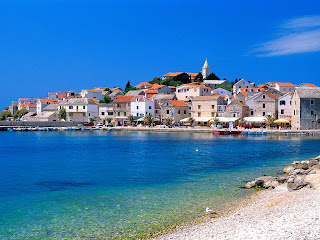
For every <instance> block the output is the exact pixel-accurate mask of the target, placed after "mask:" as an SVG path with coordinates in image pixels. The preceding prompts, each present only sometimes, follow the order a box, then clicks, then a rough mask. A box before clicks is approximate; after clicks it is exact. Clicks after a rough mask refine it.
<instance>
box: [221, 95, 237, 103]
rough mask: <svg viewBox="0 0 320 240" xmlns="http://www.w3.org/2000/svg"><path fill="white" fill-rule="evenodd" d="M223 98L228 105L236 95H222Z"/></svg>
mask: <svg viewBox="0 0 320 240" xmlns="http://www.w3.org/2000/svg"><path fill="white" fill-rule="evenodd" d="M221 97H222V98H223V99H224V100H225V102H226V103H227V105H228V104H230V103H231V102H232V101H233V99H234V95H222V96H221Z"/></svg>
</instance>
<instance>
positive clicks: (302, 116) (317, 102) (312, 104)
mask: <svg viewBox="0 0 320 240" xmlns="http://www.w3.org/2000/svg"><path fill="white" fill-rule="evenodd" d="M319 115H320V88H312V87H301V88H296V89H295V91H294V93H293V96H292V122H291V126H292V129H293V130H306V129H320V119H319Z"/></svg>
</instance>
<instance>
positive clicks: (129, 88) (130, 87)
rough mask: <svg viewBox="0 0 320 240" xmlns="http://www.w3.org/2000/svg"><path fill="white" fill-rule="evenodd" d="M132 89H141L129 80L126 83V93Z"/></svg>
mask: <svg viewBox="0 0 320 240" xmlns="http://www.w3.org/2000/svg"><path fill="white" fill-rule="evenodd" d="M131 90H139V89H138V88H136V87H134V86H131V84H130V81H128V82H127V84H126V89H125V90H124V93H125V94H126V93H127V92H129V91H131Z"/></svg>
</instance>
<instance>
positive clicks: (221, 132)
mask: <svg viewBox="0 0 320 240" xmlns="http://www.w3.org/2000/svg"><path fill="white" fill-rule="evenodd" d="M212 133H213V134H216V135H237V134H240V133H242V131H238V130H214V131H213V132H212Z"/></svg>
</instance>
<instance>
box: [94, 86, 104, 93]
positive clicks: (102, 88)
mask: <svg viewBox="0 0 320 240" xmlns="http://www.w3.org/2000/svg"><path fill="white" fill-rule="evenodd" d="M106 89H107V88H106V87H94V88H93V90H98V91H100V92H103V91H105V90H106Z"/></svg>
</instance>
